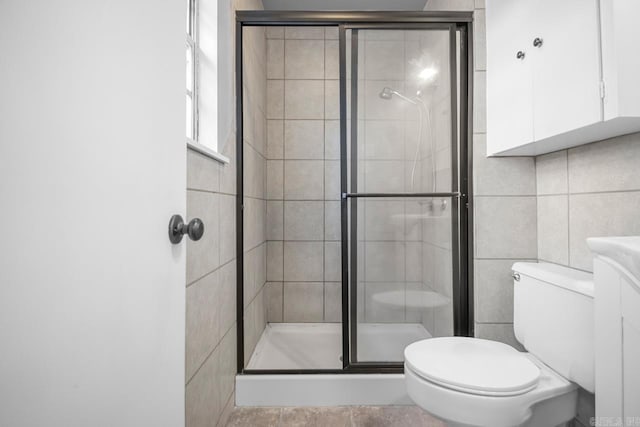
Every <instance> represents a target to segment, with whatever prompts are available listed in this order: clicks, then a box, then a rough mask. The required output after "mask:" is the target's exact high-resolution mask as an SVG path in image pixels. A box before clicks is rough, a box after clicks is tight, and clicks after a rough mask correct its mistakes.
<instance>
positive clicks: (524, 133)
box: [486, 0, 535, 155]
mask: <svg viewBox="0 0 640 427" xmlns="http://www.w3.org/2000/svg"><path fill="white" fill-rule="evenodd" d="M534 5H535V2H533V1H531V0H488V1H487V9H486V19H487V22H486V28H487V154H489V155H491V154H496V153H500V152H501V151H504V150H507V149H509V148H514V147H517V146H520V145H524V144H527V143H530V142H532V141H533V88H532V66H531V59H532V58H531V57H530V54H531V52H530V51H531V50H532V48H531V47H530V44H528V43H527V42H528V39H529V38H530V37H529V33H530V32H529V31H528V29H527V28H528V25H529V23H530V21H531V16H532V9H533V6H534ZM519 51H521V52H523V53H524V58H522V59H518V58H517V53H518V52H519Z"/></svg>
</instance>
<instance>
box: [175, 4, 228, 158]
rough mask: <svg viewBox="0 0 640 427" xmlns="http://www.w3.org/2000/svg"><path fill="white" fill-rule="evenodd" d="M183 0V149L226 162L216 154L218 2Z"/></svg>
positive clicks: (217, 138)
mask: <svg viewBox="0 0 640 427" xmlns="http://www.w3.org/2000/svg"><path fill="white" fill-rule="evenodd" d="M186 1H187V22H186V24H187V43H186V66H187V67H186V120H185V122H186V137H187V146H188V147H189V148H190V149H191V150H194V151H197V152H199V153H201V154H203V155H205V156H207V157H210V158H212V159H214V160H217V161H219V162H222V163H229V159H228V158H226V157H225V156H223V155H222V154H220V153H219V152H218V140H219V137H218V99H219V98H218V69H219V58H218V28H219V24H218V6H219V2H215V1H203V2H200V1H199V0H186ZM227 3H229V2H220V4H227ZM225 16H226V15H225ZM201 23H202V25H200V24H201ZM228 32H230V30H229V31H228ZM225 56H230V55H229V54H227V55H225ZM223 62H224V63H226V62H225V61H223ZM230 86H233V85H232V84H231V85H230Z"/></svg>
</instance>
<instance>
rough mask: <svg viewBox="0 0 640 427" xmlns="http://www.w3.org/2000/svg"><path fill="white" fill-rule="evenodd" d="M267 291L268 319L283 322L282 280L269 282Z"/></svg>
mask: <svg viewBox="0 0 640 427" xmlns="http://www.w3.org/2000/svg"><path fill="white" fill-rule="evenodd" d="M265 292H266V293H267V294H266V295H267V296H266V298H267V321H269V322H282V321H283V317H282V316H283V314H282V313H283V311H282V301H283V290H282V282H268V283H267V284H266V288H265Z"/></svg>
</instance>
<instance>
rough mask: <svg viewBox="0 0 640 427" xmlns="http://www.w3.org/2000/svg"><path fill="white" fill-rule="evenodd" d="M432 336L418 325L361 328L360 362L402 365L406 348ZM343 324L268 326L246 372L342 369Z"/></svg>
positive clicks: (368, 326) (281, 324)
mask: <svg viewBox="0 0 640 427" xmlns="http://www.w3.org/2000/svg"><path fill="white" fill-rule="evenodd" d="M430 337H431V334H430V333H429V332H428V331H427V330H426V329H425V328H424V327H423V326H422V325H421V324H417V323H362V324H359V325H358V360H359V361H362V362H403V361H404V348H405V347H406V346H407V345H409V344H411V343H412V342H414V341H418V340H421V339H425V338H430ZM341 356H342V325H341V324H340V323H269V324H267V327H266V328H265V330H264V332H263V333H262V335H261V336H260V340H259V341H258V344H257V345H256V348H255V350H254V352H253V354H252V355H251V359H250V360H249V363H248V365H247V369H259V370H262V369H266V370H269V369H342V360H341Z"/></svg>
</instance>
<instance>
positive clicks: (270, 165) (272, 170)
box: [267, 160, 284, 200]
mask: <svg viewBox="0 0 640 427" xmlns="http://www.w3.org/2000/svg"><path fill="white" fill-rule="evenodd" d="M283 198H284V161H282V160H267V199H269V200H282V199H283Z"/></svg>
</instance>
